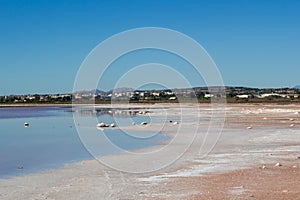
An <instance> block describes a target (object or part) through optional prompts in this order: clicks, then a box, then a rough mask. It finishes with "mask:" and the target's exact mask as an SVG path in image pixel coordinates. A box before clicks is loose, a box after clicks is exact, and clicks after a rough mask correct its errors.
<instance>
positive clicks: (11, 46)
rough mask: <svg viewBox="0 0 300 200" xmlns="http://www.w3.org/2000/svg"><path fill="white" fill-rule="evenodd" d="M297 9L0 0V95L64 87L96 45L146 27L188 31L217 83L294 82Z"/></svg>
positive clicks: (256, 3)
mask: <svg viewBox="0 0 300 200" xmlns="http://www.w3.org/2000/svg"><path fill="white" fill-rule="evenodd" d="M299 10H300V1H298V0H289V1H285V0H282V1H277V0H273V1H260V0H249V1H246V0H239V1H230V0H228V1H214V0H212V1H210V0H199V1H196V0H195V1H184V0H181V1H178V0H175V1H167V0H161V1H157V0H153V1H150V0H149V1H146V0H145V1H137V0H136V1H125V0H120V1H108V0H107V1H84V0H82V1H76V0H69V1H64V0H31V1H26V0H23V1H16V0H0V41H1V43H0V69H1V72H0V85H1V87H0V95H7V94H24V93H62V92H70V91H72V88H73V83H74V79H75V76H76V73H77V70H78V69H79V67H80V65H81V63H82V61H83V60H84V58H85V57H86V56H87V55H88V53H89V52H90V51H91V50H92V49H93V48H94V47H95V46H96V45H98V44H99V43H100V42H101V41H103V40H105V39H106V38H108V37H110V36H111V35H114V34H117V33H119V32H122V31H125V30H128V29H132V28H138V27H149V26H151V27H153V26H154V27H165V28H170V29H173V30H177V31H180V32H182V33H184V34H186V35H188V36H190V37H192V38H194V39H195V40H196V41H197V42H199V43H200V44H201V45H202V46H203V47H204V48H205V49H206V50H207V51H208V53H209V54H210V55H211V57H212V58H213V60H214V61H215V63H216V64H217V66H218V68H219V70H220V72H221V75H222V77H223V80H224V83H225V85H232V86H250V87H293V86H295V85H298V84H300V78H299V74H300V26H299V24H300V12H299ZM108 87H109V85H107V86H105V87H104V88H101V89H104V90H106V89H108Z"/></svg>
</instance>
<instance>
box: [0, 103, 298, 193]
mask: <svg viewBox="0 0 300 200" xmlns="http://www.w3.org/2000/svg"><path fill="white" fill-rule="evenodd" d="M144 106H145V107H146V106H147V107H149V105H144ZM151 108H153V110H151ZM151 108H150V109H149V110H151V113H150V114H149V115H151V116H155V117H156V119H166V118H165V115H164V113H165V109H167V123H165V124H164V125H163V127H162V128H161V125H160V124H159V123H160V120H156V121H153V122H152V124H149V125H147V126H142V127H141V126H133V125H131V124H129V125H128V126H127V127H119V128H123V129H124V130H126V129H130V130H138V131H139V130H141V128H142V129H143V130H144V131H158V132H159V133H165V134H167V135H168V136H169V137H170V140H168V141H164V142H162V143H161V144H158V145H157V146H155V147H150V148H147V149H143V150H139V151H138V152H137V153H143V152H152V151H156V150H159V149H161V148H164V147H165V145H166V144H169V143H170V142H171V141H173V140H172V139H173V138H174V137H175V136H176V135H177V134H179V133H178V131H181V132H180V134H181V136H184V137H182V138H181V139H180V140H175V143H172V148H171V150H172V151H174V154H175V153H180V152H177V151H181V150H182V149H184V147H185V146H186V143H187V142H190V141H191V140H190V139H192V138H193V137H194V131H195V127H197V135H196V136H197V138H196V140H193V141H194V143H193V144H191V146H189V148H188V149H187V150H186V151H185V152H184V155H182V156H181V157H180V159H179V160H177V161H176V162H175V163H172V164H171V165H169V166H166V167H165V168H163V169H161V170H158V171H154V172H151V173H141V174H131V173H122V172H119V171H116V170H114V169H111V168H109V167H107V166H105V165H103V164H101V163H99V162H98V161H97V160H89V161H81V162H78V163H73V164H69V165H66V166H65V167H63V168H60V169H55V170H49V171H44V172H41V173H36V174H29V175H25V176H20V177H13V178H9V179H0V199H189V198H190V199H207V198H214V199H216V198H221V199H224V198H232V197H242V198H250V197H251V196H253V197H254V198H255V197H257V198H259V197H261V198H263V197H265V196H264V193H269V195H270V196H276V194H278V195H279V197H284V198H285V199H292V198H293V197H297V196H298V197H299V196H300V194H299V193H300V192H299V191H300V188H299V186H298V185H299V184H293V183H297V181H299V178H298V177H297V176H295V174H297V173H298V175H299V169H300V163H299V162H300V161H299V159H296V158H297V157H298V156H299V152H300V128H299V127H300V126H299V125H300V115H295V113H296V112H298V106H297V105H263V104H261V105H251V104H247V105H246V104H245V105H235V104H232V105H227V107H226V108H225V111H226V117H225V124H224V129H223V132H222V134H221V135H220V137H219V138H218V143H217V144H216V145H214V143H213V141H214V139H215V136H212V137H209V136H206V135H205V133H207V130H208V127H210V129H211V130H212V131H213V130H217V128H219V127H220V124H216V123H210V117H211V116H212V112H215V113H217V114H216V115H214V116H215V117H218V116H219V117H220V118H222V110H212V109H210V108H209V104H202V105H199V109H200V113H199V112H198V111H197V110H195V109H193V106H191V105H189V104H186V105H183V106H182V107H181V108H179V107H178V104H171V105H168V104H164V105H151ZM182 111H184V112H182ZM180 113H183V114H184V115H186V116H185V117H184V118H183V119H182V116H180ZM199 114H200V116H199ZM291 118H292V119H293V121H292V122H293V124H294V125H295V126H294V127H291V126H290V123H291V121H290V119H291ZM199 119H200V121H199ZM262 119H264V120H262ZM169 120H173V121H176V122H177V121H178V122H179V123H178V124H177V125H176V126H174V124H172V123H169ZM220 121H221V120H220ZM220 121H218V122H220ZM245 127H255V128H251V129H247V128H245ZM212 133H213V132H212ZM216 134H218V133H216ZM204 138H206V140H207V141H206V142H207V144H208V146H207V147H205V148H204V149H203V148H202V150H203V151H207V152H209V154H208V155H207V156H205V157H204V154H201V152H200V154H199V153H198V152H199V150H200V149H201V145H202V143H201V141H202V142H203V140H204ZM210 138H211V141H210ZM210 142H211V143H210ZM209 146H211V147H213V148H212V151H210V148H209ZM195 152H196V153H195ZM161 155H162V157H161V158H160V159H161V160H168V157H167V154H161ZM163 156H165V157H163ZM101 160H102V159H100V161H101ZM104 160H105V158H104ZM107 160H108V161H112V160H115V161H118V162H120V161H123V163H124V164H126V165H131V166H136V167H140V168H143V167H145V168H146V167H148V166H151V165H152V164H153V166H154V165H155V164H160V163H159V162H157V163H155V158H153V160H152V161H153V162H150V161H148V162H146V160H145V161H143V162H142V163H138V160H137V162H136V163H126V160H127V159H126V155H113V156H108V157H107ZM157 160H159V159H157ZM276 163H280V165H282V166H280V167H276V166H275V165H276ZM262 166H265V167H264V169H262ZM294 166H296V167H294ZM140 168H139V169H140ZM137 170H138V169H137ZM262 170H263V171H262ZM267 170H269V171H267ZM272 173H273V174H274V175H276V176H278V177H279V176H282V177H283V179H280V181H281V182H280V183H278V185H280V186H281V187H279V186H278V187H277V186H276V185H273V188H282V189H280V191H279V189H276V190H271V188H272V184H274V182H273V181H272V179H271V177H270V176H269V174H272ZM245 174H246V175H247V176H248V177H246V176H245ZM259 176H261V177H262V178H259ZM278 177H276V178H275V180H279V178H280V177H279V178H278ZM230 178H232V179H230ZM285 178H288V179H285ZM251 180H252V182H251ZM216 181H217V182H216ZM255 181H259V184H260V186H261V189H260V190H258V188H257V187H256V186H255ZM285 182H286V183H285ZM285 186H286V187H285ZM283 190H284V191H285V192H283ZM282 195H285V196H282ZM251 198H252V197H251Z"/></svg>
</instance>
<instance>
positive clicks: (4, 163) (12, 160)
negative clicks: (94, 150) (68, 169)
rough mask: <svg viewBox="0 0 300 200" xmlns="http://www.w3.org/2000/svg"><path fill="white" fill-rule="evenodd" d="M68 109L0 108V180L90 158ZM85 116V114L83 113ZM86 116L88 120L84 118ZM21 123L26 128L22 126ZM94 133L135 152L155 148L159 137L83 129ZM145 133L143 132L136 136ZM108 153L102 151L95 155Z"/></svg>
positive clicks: (123, 117)
mask: <svg viewBox="0 0 300 200" xmlns="http://www.w3.org/2000/svg"><path fill="white" fill-rule="evenodd" d="M70 111H71V108H59V107H24V108H0V177H1V178H4V177H10V176H15V175H21V174H26V173H32V172H37V171H41V170H45V169H52V168H57V167H60V166H63V165H64V164H67V163H71V162H74V161H80V160H86V159H92V158H93V157H92V156H91V155H90V154H89V153H88V151H87V150H86V149H85V147H84V146H83V144H82V143H81V141H80V138H79V136H78V134H77V131H76V128H75V126H74V120H73V115H72V112H70ZM85 115H86V114H85ZM88 117H92V116H89V115H87V118H88ZM97 117H98V121H103V122H106V123H114V122H115V121H114V119H116V118H118V121H120V123H123V124H125V123H128V120H126V119H127V118H131V119H132V120H133V121H136V122H140V121H143V120H146V121H147V119H146V118H145V116H137V115H136V116H130V115H119V116H115V118H113V116H112V115H110V114H101V113H100V114H97ZM24 122H28V123H29V127H24ZM86 128H88V129H91V130H93V131H96V134H99V135H100V134H105V135H106V137H107V138H109V139H110V141H111V142H113V143H114V144H115V145H117V146H118V147H120V148H121V149H124V150H136V149H140V148H144V147H148V146H151V145H155V144H156V143H157V142H158V141H160V140H161V139H163V137H164V136H163V135H155V136H154V137H149V138H147V139H139V138H134V137H131V136H129V135H127V134H125V133H123V132H122V131H121V130H119V129H117V128H115V129H112V128H108V129H107V130H105V131H100V130H96V124H95V125H94V126H93V127H86ZM140 134H147V133H140ZM113 153H117V152H112V151H110V150H109V149H108V150H107V149H105V148H102V149H101V152H98V155H100V156H102V155H108V154H113Z"/></svg>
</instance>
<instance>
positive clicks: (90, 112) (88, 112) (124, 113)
mask: <svg viewBox="0 0 300 200" xmlns="http://www.w3.org/2000/svg"><path fill="white" fill-rule="evenodd" d="M73 112H76V113H79V114H82V115H95V114H96V115H105V114H106V115H113V116H120V117H122V116H135V115H146V114H148V113H150V111H148V110H142V109H139V110H137V109H135V110H132V109H131V110H125V109H96V110H95V109H78V110H73Z"/></svg>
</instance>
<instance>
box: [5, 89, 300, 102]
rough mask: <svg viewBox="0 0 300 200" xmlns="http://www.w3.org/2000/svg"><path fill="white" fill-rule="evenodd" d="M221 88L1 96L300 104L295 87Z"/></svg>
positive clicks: (31, 99)
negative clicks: (223, 90) (225, 100)
mask: <svg viewBox="0 0 300 200" xmlns="http://www.w3.org/2000/svg"><path fill="white" fill-rule="evenodd" d="M220 90H221V88H220V87H210V88H209V89H208V88H207V87H194V88H188V89H172V90H171V89H164V90H134V89H131V88H118V89H114V90H110V91H107V92H105V91H101V90H97V89H96V90H90V91H80V92H74V93H66V94H27V95H7V96H0V104H29V103H35V104H43V103H45V104H46V103H51V104H56V103H59V104H69V103H72V102H75V103H91V102H95V103H99V104H100V103H110V102H111V101H120V102H122V101H126V102H128V101H129V102H132V103H155V102H174V103H176V102H178V101H179V100H180V101H187V102H188V101H189V100H191V99H195V98H197V100H198V101H199V102H200V103H201V102H204V103H205V102H210V101H211V98H224V97H225V96H226V99H227V102H229V103H234V102H237V103H243V102H300V87H299V86H296V87H294V88H267V89H259V88H247V87H225V91H226V94H225V93H224V92H223V94H221V93H219V92H218V91H220Z"/></svg>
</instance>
